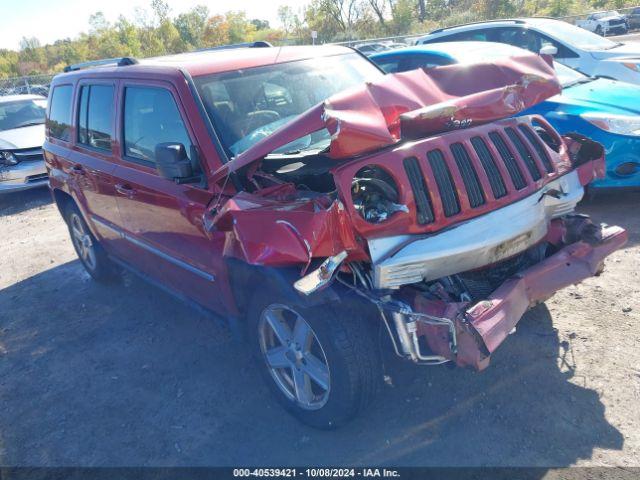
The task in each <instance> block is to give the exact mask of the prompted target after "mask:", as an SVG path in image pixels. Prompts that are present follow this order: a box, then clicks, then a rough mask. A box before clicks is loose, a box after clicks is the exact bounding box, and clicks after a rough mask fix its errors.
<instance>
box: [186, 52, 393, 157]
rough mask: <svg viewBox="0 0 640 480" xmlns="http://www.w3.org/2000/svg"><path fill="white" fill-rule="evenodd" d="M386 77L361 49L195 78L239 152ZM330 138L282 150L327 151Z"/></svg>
mask: <svg viewBox="0 0 640 480" xmlns="http://www.w3.org/2000/svg"><path fill="white" fill-rule="evenodd" d="M381 75H383V73H382V72H381V71H380V70H378V69H377V68H376V67H375V66H374V65H373V64H371V63H370V62H368V61H366V60H365V59H364V58H362V57H361V56H360V55H358V54H357V53H347V54H343V55H334V56H330V57H320V58H314V59H309V60H299V61H295V62H288V63H280V64H275V65H268V66H264V67H256V68H250V69H246V70H236V71H233V72H226V73H218V74H214V75H207V76H202V77H196V78H195V79H194V81H195V83H196V88H197V90H198V93H199V94H200V96H201V98H202V101H203V103H204V105H205V109H206V110H207V114H208V115H209V118H210V119H211V121H212V122H213V124H214V126H215V127H216V130H217V132H218V135H219V136H220V139H221V141H222V143H223V145H224V147H225V148H226V149H227V150H228V151H229V152H230V153H231V154H232V155H233V156H236V155H238V154H239V153H242V152H243V151H245V150H246V149H248V148H249V147H251V146H252V145H254V144H255V143H256V142H258V141H259V140H261V139H263V138H264V137H266V136H268V135H270V134H271V133H273V132H274V131H275V130H277V129H278V128H279V127H281V126H283V125H284V124H285V123H287V122H288V121H290V120H292V119H293V118H295V117H296V116H298V115H300V114H301V113H303V112H305V111H306V110H308V109H309V108H311V107H313V106H315V105H317V104H318V103H320V102H322V101H323V100H325V99H327V98H328V97H330V96H332V95H333V94H335V93H338V92H340V91H342V90H345V89H348V88H351V87H354V86H356V85H358V84H361V83H363V82H364V81H365V80H370V79H374V78H376V77H378V76H381ZM329 140H330V138H329V133H328V132H327V131H326V130H325V131H321V132H317V133H316V134H313V135H307V136H305V137H302V138H301V139H299V140H296V141H295V142H292V144H289V145H285V146H284V147H282V148H280V149H278V151H277V152H290V151H300V150H309V149H323V148H325V147H326V146H327V145H328V143H329ZM277 152H274V153H277Z"/></svg>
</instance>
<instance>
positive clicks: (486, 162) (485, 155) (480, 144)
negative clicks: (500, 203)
mask: <svg viewBox="0 0 640 480" xmlns="http://www.w3.org/2000/svg"><path fill="white" fill-rule="evenodd" d="M471 145H473V148H474V149H475V151H476V155H478V158H479V159H480V162H482V167H483V168H484V171H485V172H487V177H489V183H490V184H491V190H493V196H494V197H495V198H500V197H504V196H505V195H506V194H507V188H506V187H505V186H504V180H503V179H502V175H500V170H498V166H497V165H496V161H495V159H494V158H493V156H492V155H491V152H490V151H489V148H488V147H487V144H486V143H484V140H483V139H482V137H473V138H472V139H471Z"/></svg>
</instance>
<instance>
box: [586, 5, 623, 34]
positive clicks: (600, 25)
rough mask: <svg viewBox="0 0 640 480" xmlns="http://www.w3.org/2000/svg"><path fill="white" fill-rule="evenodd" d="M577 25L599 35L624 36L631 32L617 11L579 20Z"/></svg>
mask: <svg viewBox="0 0 640 480" xmlns="http://www.w3.org/2000/svg"><path fill="white" fill-rule="evenodd" d="M576 25H577V26H578V27H580V28H584V29H585V30H589V31H590V32H593V33H596V34H598V35H608V34H616V33H617V34H624V33H627V31H628V30H629V26H628V25H627V21H626V20H625V18H624V17H623V16H622V15H620V14H619V13H618V12H616V11H615V10H612V11H610V12H599V13H592V14H591V15H589V16H588V17H587V18H586V20H578V21H577V22H576Z"/></svg>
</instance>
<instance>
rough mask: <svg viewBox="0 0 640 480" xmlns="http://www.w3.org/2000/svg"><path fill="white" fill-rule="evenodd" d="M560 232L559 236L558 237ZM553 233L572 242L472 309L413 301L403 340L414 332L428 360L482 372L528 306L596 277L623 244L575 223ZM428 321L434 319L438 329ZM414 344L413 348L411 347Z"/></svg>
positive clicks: (615, 231)
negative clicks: (427, 355)
mask: <svg viewBox="0 0 640 480" xmlns="http://www.w3.org/2000/svg"><path fill="white" fill-rule="evenodd" d="M557 222H560V221H557ZM560 231H562V233H558V232H560ZM555 233H556V234H558V235H563V236H565V238H567V236H568V238H571V239H572V240H576V241H573V242H572V243H569V242H567V243H568V244H566V245H565V246H563V247H562V248H560V249H559V250H558V251H557V252H556V253H555V254H553V255H551V256H549V257H547V258H546V259H545V260H543V261H541V262H539V263H538V264H536V265H534V266H532V267H530V268H528V269H526V270H524V271H522V272H520V273H518V274H517V275H515V276H514V277H512V278H510V279H508V280H506V281H505V282H504V283H503V284H502V285H501V286H500V287H498V288H497V289H496V290H495V291H494V292H493V293H492V294H491V295H490V296H489V297H488V298H487V299H485V300H482V301H480V302H478V303H476V304H475V305H472V306H469V304H468V303H446V302H434V301H432V300H426V299H424V298H423V297H420V296H417V297H415V298H414V299H413V301H412V302H411V304H412V307H411V310H412V312H414V313H415V314H416V315H412V314H411V313H407V314H405V315H404V317H405V320H406V321H407V325H408V326H409V328H408V332H409V334H411V333H412V332H415V335H416V340H417V338H419V337H424V340H425V341H426V343H427V345H428V346H429V349H430V350H431V352H429V353H430V357H429V358H436V359H437V358H441V359H443V360H444V361H446V360H449V361H453V362H455V363H456V364H457V365H459V366H466V367H472V368H475V369H477V370H483V369H484V368H486V367H487V366H488V365H489V359H490V356H491V354H492V353H493V352H494V351H495V350H496V349H497V348H498V346H500V344H501V343H502V342H503V341H504V340H505V338H506V337H507V336H508V335H509V333H510V332H511V331H512V330H513V328H514V327H515V326H516V324H517V323H518V322H519V321H520V319H521V318H522V316H523V315H524V313H525V312H526V311H527V310H528V309H529V308H530V307H531V306H533V305H535V304H537V303H539V302H543V301H544V300H546V299H548V298H549V297H551V296H552V295H553V294H554V293H555V292H556V291H558V290H560V289H562V288H564V287H567V286H569V285H573V284H576V283H579V282H581V281H582V280H584V279H586V278H588V277H590V276H594V275H598V274H599V273H600V272H601V271H602V269H603V265H604V259H605V258H606V257H607V256H608V255H610V254H611V253H612V252H614V251H615V250H617V249H618V248H620V247H621V246H623V245H624V244H625V243H626V241H627V233H626V231H625V230H624V229H622V228H620V227H616V226H613V227H609V226H604V225H603V226H600V227H596V226H594V225H593V224H591V223H590V222H589V221H588V220H587V219H583V218H580V217H578V218H577V220H576V221H575V222H574V223H573V225H571V229H566V230H565V229H564V225H561V224H560V223H558V224H557V229H556V231H555ZM425 318H426V319H425ZM428 319H432V320H435V319H439V320H440V321H441V325H438V324H437V323H438V322H437V321H436V322H434V321H430V320H428ZM447 322H448V323H449V326H448V327H447V326H446V323H447ZM396 323H397V322H396ZM405 333H406V332H405ZM419 344H420V342H418V341H415V342H414V345H416V347H417V346H418V345H419ZM405 353H406V352H405ZM407 356H408V355H407ZM422 358H427V357H426V356H424V355H422V354H420V353H419V352H418V355H417V356H415V355H414V357H413V359H414V360H415V361H416V362H418V363H419V360H420V359H422ZM433 363H442V361H440V362H438V361H435V362H433Z"/></svg>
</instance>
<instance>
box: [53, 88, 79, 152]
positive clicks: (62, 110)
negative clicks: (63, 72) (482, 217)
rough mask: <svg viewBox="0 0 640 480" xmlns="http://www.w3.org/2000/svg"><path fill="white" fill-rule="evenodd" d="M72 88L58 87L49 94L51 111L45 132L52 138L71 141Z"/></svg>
mask: <svg viewBox="0 0 640 480" xmlns="http://www.w3.org/2000/svg"><path fill="white" fill-rule="evenodd" d="M72 96H73V87H72V86H71V85H60V86H58V87H55V88H54V89H53V92H52V93H51V109H50V110H49V118H48V119H47V130H48V131H49V135H50V136H51V137H53V138H57V139H60V140H64V141H65V142H68V141H70V140H71V98H72Z"/></svg>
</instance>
